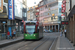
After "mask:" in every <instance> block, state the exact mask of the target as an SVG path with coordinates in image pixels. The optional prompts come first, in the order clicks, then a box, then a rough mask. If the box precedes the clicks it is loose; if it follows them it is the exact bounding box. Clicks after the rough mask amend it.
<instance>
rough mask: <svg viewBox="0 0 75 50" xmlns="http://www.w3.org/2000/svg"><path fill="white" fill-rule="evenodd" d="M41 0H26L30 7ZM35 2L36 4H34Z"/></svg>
mask: <svg viewBox="0 0 75 50" xmlns="http://www.w3.org/2000/svg"><path fill="white" fill-rule="evenodd" d="M40 1H41V0H27V6H28V7H32V6H34V5H37V4H38V3H39V2H40ZM34 2H36V4H34Z"/></svg>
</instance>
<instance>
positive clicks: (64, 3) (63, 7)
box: [61, 0, 66, 13]
mask: <svg viewBox="0 0 75 50" xmlns="http://www.w3.org/2000/svg"><path fill="white" fill-rule="evenodd" d="M65 10H66V0H63V1H62V10H61V12H62V13H64V12H65Z"/></svg>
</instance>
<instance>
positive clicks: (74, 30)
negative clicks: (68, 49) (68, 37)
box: [73, 15, 75, 46]
mask: <svg viewBox="0 0 75 50" xmlns="http://www.w3.org/2000/svg"><path fill="white" fill-rule="evenodd" d="M73 43H74V46H75V15H73Z"/></svg>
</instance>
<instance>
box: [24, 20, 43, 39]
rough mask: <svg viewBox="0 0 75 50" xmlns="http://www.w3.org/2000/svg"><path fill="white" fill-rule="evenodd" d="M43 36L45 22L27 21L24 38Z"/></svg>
mask: <svg viewBox="0 0 75 50" xmlns="http://www.w3.org/2000/svg"><path fill="white" fill-rule="evenodd" d="M40 38H43V24H42V23H39V22H37V21H25V25H24V40H38V39H40Z"/></svg>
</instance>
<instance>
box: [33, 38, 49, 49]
mask: <svg viewBox="0 0 75 50" xmlns="http://www.w3.org/2000/svg"><path fill="white" fill-rule="evenodd" d="M48 39H49V38H48ZM48 39H46V40H45V41H44V42H42V43H41V44H40V45H38V46H37V47H35V48H34V49H33V50H36V49H37V48H38V47H40V46H41V45H42V44H43V43H45V42H46V41H47V40H48Z"/></svg>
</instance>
